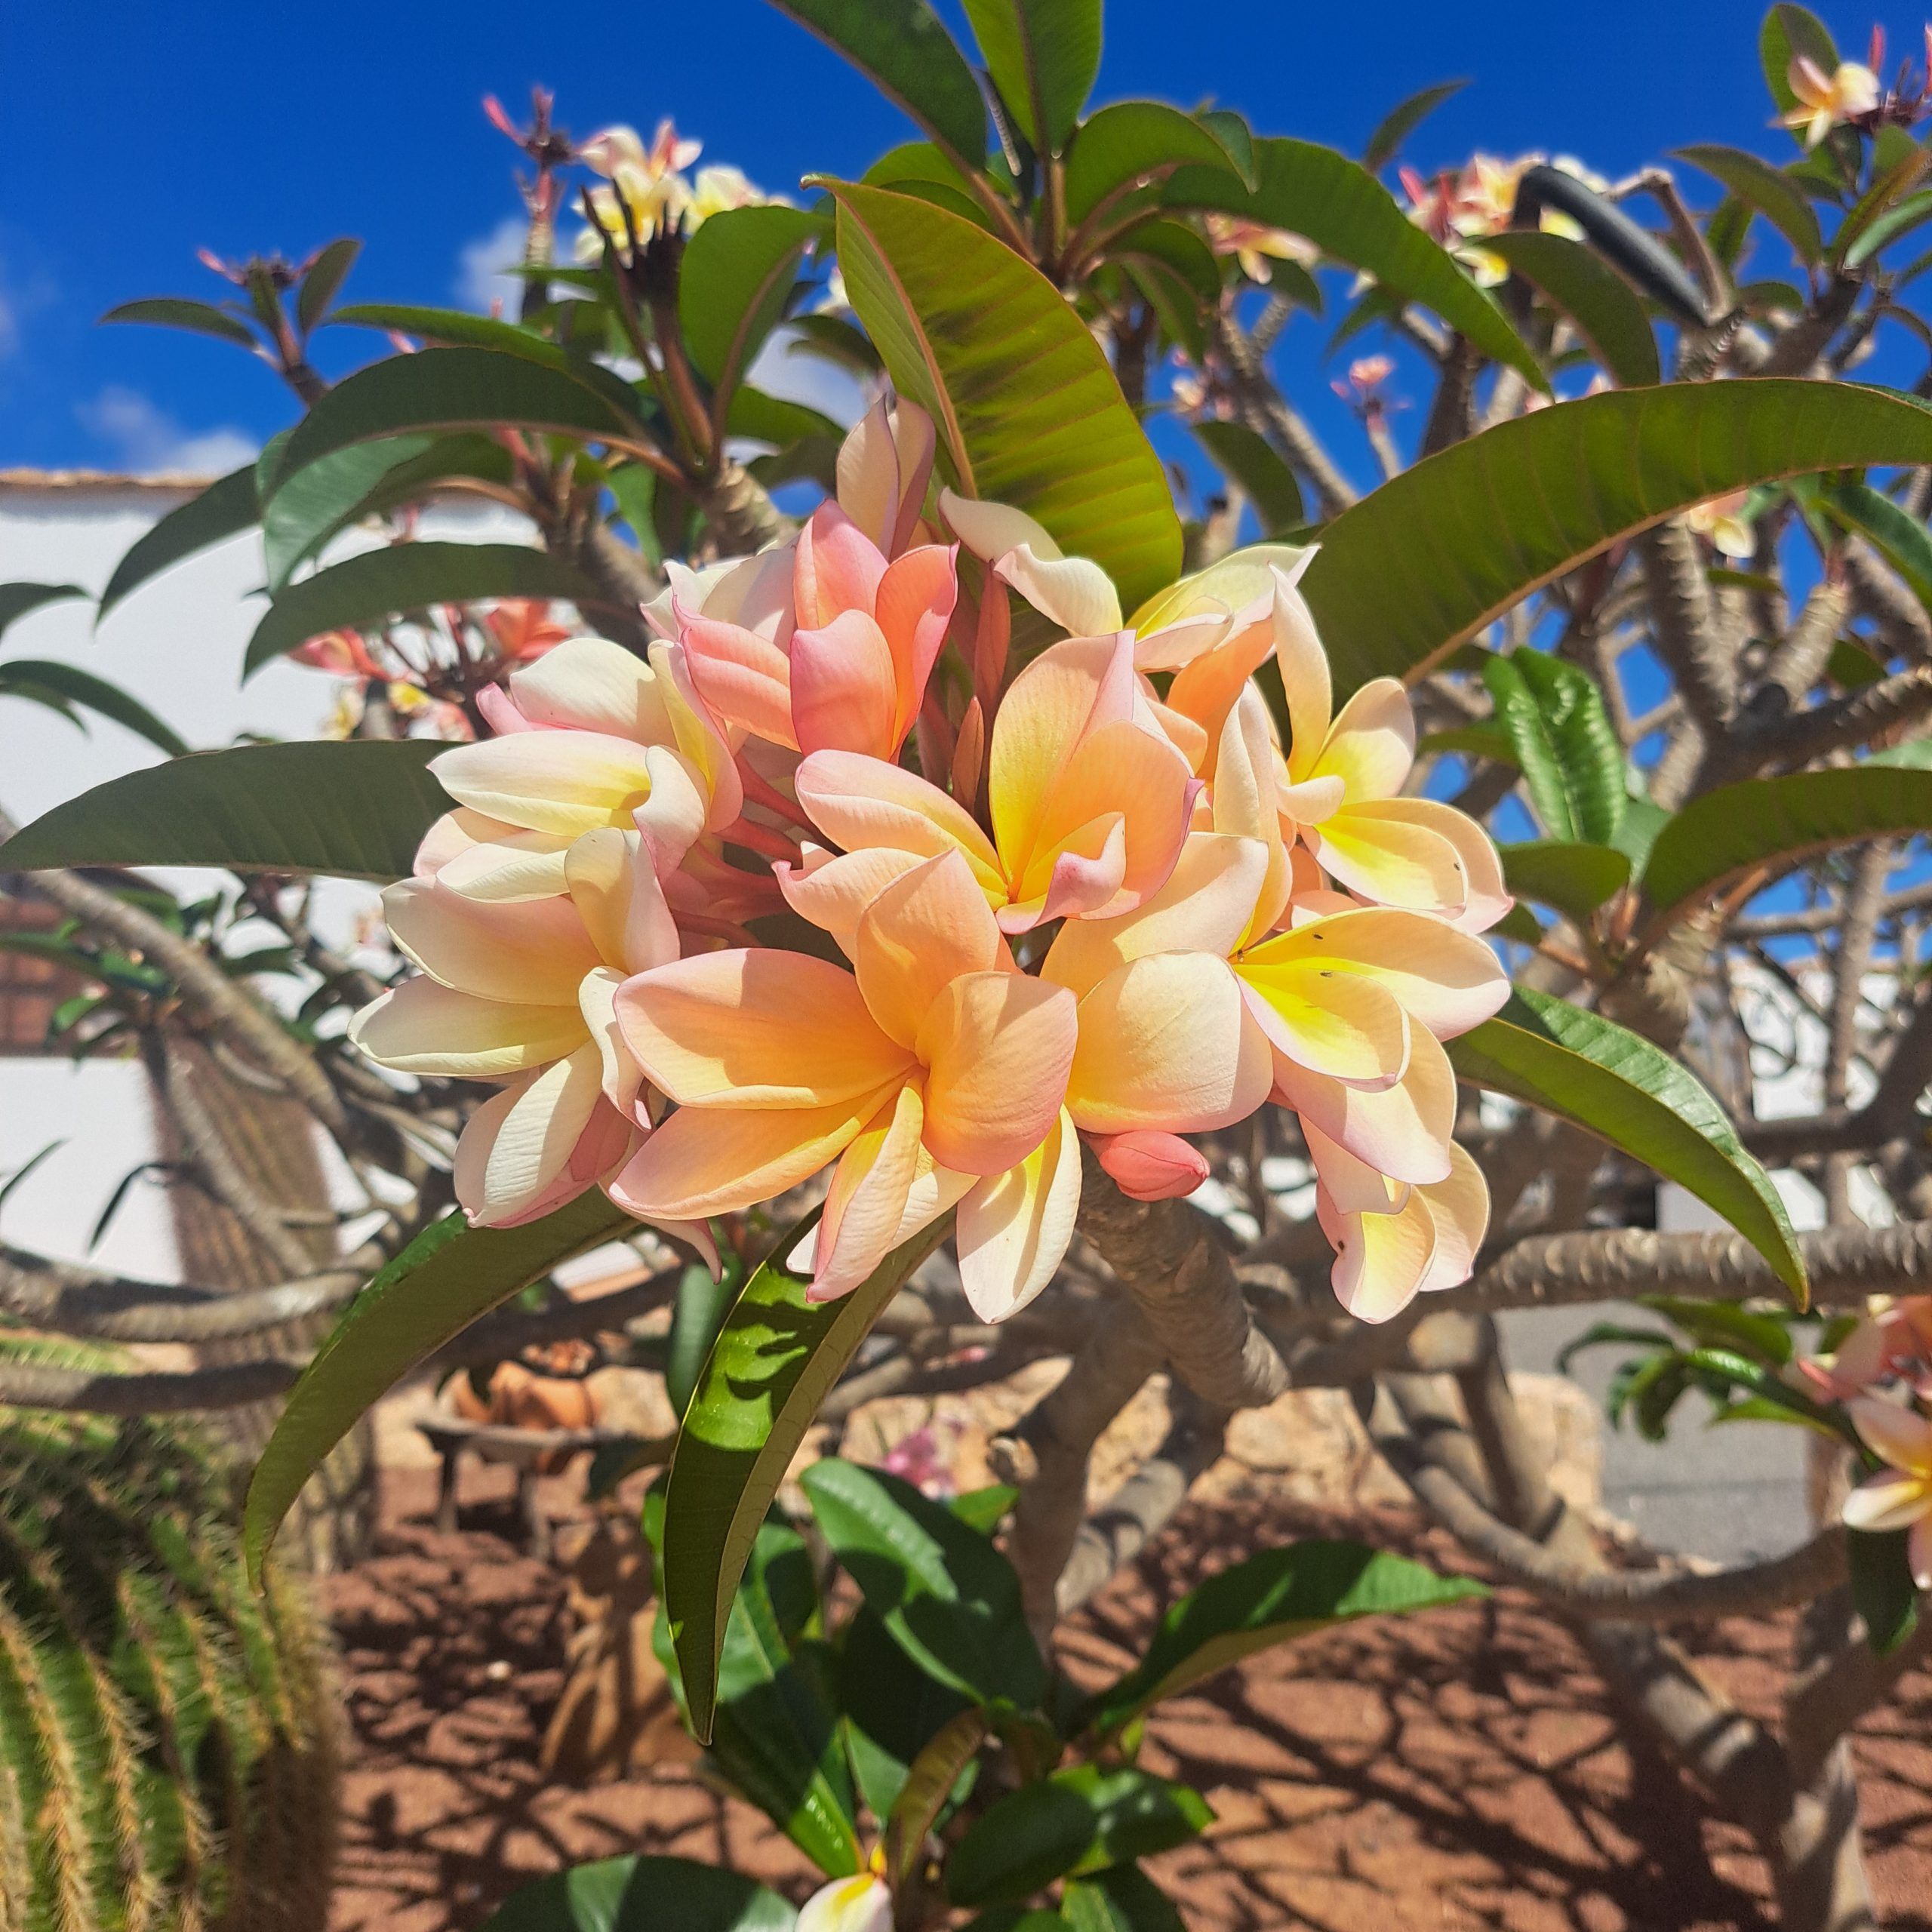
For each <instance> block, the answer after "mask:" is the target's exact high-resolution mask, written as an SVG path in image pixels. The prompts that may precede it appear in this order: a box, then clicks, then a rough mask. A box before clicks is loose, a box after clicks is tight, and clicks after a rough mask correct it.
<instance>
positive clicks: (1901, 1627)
mask: <svg viewBox="0 0 1932 1932" xmlns="http://www.w3.org/2000/svg"><path fill="white" fill-rule="evenodd" d="M1844 1553H1845V1558H1846V1561H1847V1564H1848V1566H1849V1567H1850V1571H1851V1601H1852V1606H1853V1607H1854V1609H1856V1610H1857V1612H1858V1614H1859V1616H1860V1617H1861V1618H1862V1619H1863V1620H1864V1624H1865V1641H1866V1642H1867V1643H1868V1644H1870V1645H1871V1647H1872V1650H1873V1651H1874V1652H1875V1654H1877V1655H1878V1656H1879V1657H1890V1655H1891V1654H1892V1653H1893V1651H1895V1650H1897V1648H1898V1647H1899V1646H1900V1644H1903V1642H1904V1641H1905V1640H1906V1638H1908V1637H1909V1636H1910V1635H1912V1632H1913V1631H1915V1629H1918V1590H1917V1589H1916V1588H1915V1586H1914V1585H1913V1583H1912V1564H1911V1562H1910V1561H1909V1558H1908V1556H1907V1554H1906V1531H1903V1530H1878V1531H1872V1530H1848V1531H1847V1532H1846V1533H1845V1540H1844Z"/></svg>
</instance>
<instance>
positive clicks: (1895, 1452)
mask: <svg viewBox="0 0 1932 1932" xmlns="http://www.w3.org/2000/svg"><path fill="white" fill-rule="evenodd" d="M1845 1412H1846V1414H1848V1415H1849V1416H1850V1417H1851V1420H1852V1426H1853V1427H1854V1428H1855V1429H1857V1431H1858V1433H1859V1435H1860V1436H1861V1437H1862V1438H1863V1440H1864V1442H1865V1446H1866V1447H1867V1448H1868V1449H1869V1450H1870V1451H1872V1454H1874V1455H1875V1456H1877V1457H1881V1458H1882V1459H1883V1460H1884V1461H1886V1462H1887V1463H1890V1464H1891V1466H1892V1467H1893V1468H1894V1469H1903V1470H1904V1471H1906V1473H1907V1474H1908V1475H1915V1476H1918V1477H1921V1478H1924V1479H1925V1480H1927V1481H1932V1422H1928V1421H1927V1420H1926V1419H1925V1417H1923V1416H1922V1415H1921V1414H1919V1413H1918V1411H1917V1410H1915V1409H1908V1408H1903V1407H1900V1405H1899V1404H1897V1403H1896V1402H1886V1401H1880V1400H1879V1399H1878V1397H1877V1396H1875V1395H1865V1396H1861V1397H1860V1398H1859V1399H1858V1400H1857V1401H1855V1402H1850V1403H1847V1404H1846V1409H1845Z"/></svg>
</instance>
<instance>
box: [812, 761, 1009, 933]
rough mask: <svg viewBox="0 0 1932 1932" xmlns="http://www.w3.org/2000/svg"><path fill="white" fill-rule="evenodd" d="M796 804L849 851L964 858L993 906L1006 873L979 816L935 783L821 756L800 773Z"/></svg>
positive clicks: (881, 764) (1002, 893) (881, 766)
mask: <svg viewBox="0 0 1932 1932" xmlns="http://www.w3.org/2000/svg"><path fill="white" fill-rule="evenodd" d="M798 802H799V804H801V805H802V806H803V807H804V809H805V811H806V812H807V814H808V815H809V816H810V817H811V821H812V823H814V825H815V826H817V827H818V829H819V830H820V832H823V833H824V835H826V838H829V839H830V840H831V841H832V843H833V844H835V845H841V846H843V847H844V849H845V850H846V851H848V852H854V851H865V850H869V849H872V848H881V847H882V848H887V849H889V850H893V851H901V852H914V853H916V854H918V856H919V857H921V858H924V859H930V858H934V857H937V856H938V855H939V854H940V853H942V852H947V851H959V852H963V853H964V854H965V855H966V857H967V860H968V862H969V863H971V866H972V867H973V871H974V876H975V877H976V878H978V879H979V881H980V884H981V885H982V886H983V888H986V891H987V892H988V894H989V896H991V897H994V898H995V903H1003V902H1004V900H1005V897H1006V885H1005V875H1004V873H1003V872H1001V869H1000V864H999V860H998V857H997V856H996V855H995V853H994V851H993V848H992V845H991V844H990V843H989V841H988V840H987V838H986V834H985V833H984V832H982V831H981V830H980V828H979V826H978V825H977V823H975V822H974V818H973V815H972V814H971V812H969V811H967V810H966V808H964V806H963V805H961V804H958V802H957V801H955V800H954V799H953V798H950V797H949V796H948V795H946V793H945V792H942V791H941V790H940V789H939V787H938V786H937V785H931V784H928V783H927V782H926V780H924V779H923V778H919V777H915V776H914V775H913V774H912V773H911V772H909V771H906V770H904V769H903V768H902V767H900V766H898V765H896V764H887V763H886V762H885V761H884V760H883V759H881V758H860V757H858V756H857V755H854V754H853V753H851V752H814V753H813V755H811V757H810V758H807V759H805V760H804V762H803V763H802V764H800V766H799V767H798Z"/></svg>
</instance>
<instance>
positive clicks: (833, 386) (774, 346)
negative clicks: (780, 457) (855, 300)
mask: <svg viewBox="0 0 1932 1932" xmlns="http://www.w3.org/2000/svg"><path fill="white" fill-rule="evenodd" d="M745 374H746V380H747V381H749V383H750V384H751V386H752V388H754V389H762V390H764V392H765V394H766V395H775V396H779V397H782V398H783V399H784V401H787V402H802V403H804V405H806V406H807V407H808V408H812V409H816V410H818V411H820V412H821V413H823V414H825V415H827V416H829V417H831V418H832V420H833V421H834V422H835V423H844V424H846V425H848V426H850V425H851V424H852V423H856V422H857V421H858V420H859V418H860V417H861V416H863V414H865V413H866V403H867V402H868V401H869V400H870V398H869V396H868V395H867V394H866V386H865V384H864V383H862V382H861V381H860V380H859V378H858V377H857V375H855V374H854V373H853V372H852V371H851V370H850V369H846V368H841V367H840V366H839V365H838V364H837V363H835V362H831V361H827V360H826V358H825V357H823V355H814V354H811V353H809V352H808V351H807V349H806V348H805V346H804V337H802V336H801V335H800V334H799V333H798V331H797V330H796V329H792V328H786V326H785V325H783V324H782V323H781V324H780V325H779V327H777V328H775V329H774V330H773V331H772V332H771V334H770V335H769V336H768V337H766V338H765V341H764V347H763V348H761V349H760V350H759V351H758V354H757V355H755V356H754V357H753V358H752V366H751V367H750V368H749V369H748V370H747V371H746V372H745Z"/></svg>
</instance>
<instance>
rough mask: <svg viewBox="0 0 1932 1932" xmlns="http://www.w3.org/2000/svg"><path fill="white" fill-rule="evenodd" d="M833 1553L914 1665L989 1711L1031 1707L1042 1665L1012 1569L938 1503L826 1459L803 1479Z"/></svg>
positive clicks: (896, 1480)
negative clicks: (1003, 1705) (1013, 1707)
mask: <svg viewBox="0 0 1932 1932" xmlns="http://www.w3.org/2000/svg"><path fill="white" fill-rule="evenodd" d="M800 1480H801V1482H802V1483H803V1484H804V1491H805V1494H806V1495H807V1496H808V1497H810V1498H811V1506H812V1514H813V1515H814V1516H815V1517H816V1518H817V1520H818V1526H819V1527H820V1530H821V1531H823V1533H824V1535H825V1539H826V1542H827V1543H829V1544H830V1545H831V1546H832V1553H833V1554H834V1555H835V1556H836V1557H837V1558H838V1561H840V1563H841V1564H843V1565H844V1568H845V1570H846V1571H847V1573H848V1574H849V1575H850V1576H851V1578H852V1580H853V1581H854V1583H857V1585H858V1586H859V1588H860V1591H861V1592H863V1595H864V1596H865V1599H866V1604H867V1606H868V1607H869V1608H870V1609H871V1610H872V1612H873V1614H875V1616H877V1617H878V1618H879V1619H880V1620H881V1622H882V1623H884V1625H885V1627H886V1628H887V1629H888V1630H889V1631H890V1632H891V1633H892V1635H893V1638H894V1641H897V1643H898V1644H900V1647H901V1648H903V1650H904V1651H906V1654H907V1655H908V1656H909V1657H911V1658H912V1660H913V1662H914V1663H916V1664H918V1666H919V1667H920V1668H921V1669H922V1670H924V1671H925V1672H928V1674H929V1675H931V1676H934V1677H935V1678H938V1680H939V1681H940V1682H941V1683H942V1684H949V1685H950V1686H951V1687H952V1688H953V1689H955V1690H960V1691H963V1692H964V1693H965V1694H967V1695H968V1697H972V1698H974V1700H977V1702H978V1703H981V1704H983V1705H986V1706H996V1705H1002V1704H1006V1705H1012V1706H1017V1707H1018V1708H1019V1709H1023V1710H1029V1709H1032V1708H1033V1707H1034V1706H1035V1705H1037V1704H1038V1702H1039V1700H1040V1699H1041V1696H1042V1695H1043V1694H1044V1691H1045V1689H1046V1668H1045V1666H1044V1663H1042V1661H1041V1657H1040V1651H1039V1646H1038V1644H1035V1642H1034V1641H1033V1635H1032V1632H1031V1631H1030V1630H1029V1629H1028V1628H1027V1625H1026V1610H1025V1607H1024V1606H1023V1604H1022V1603H1021V1601H1020V1579H1019V1577H1017V1575H1015V1574H1014V1569H1013V1566H1012V1564H1010V1563H1008V1561H1007V1560H1006V1558H1004V1556H1002V1555H1001V1554H1000V1552H998V1550H997V1549H995V1548H994V1547H993V1546H992V1543H990V1542H989V1540H987V1539H986V1537H983V1536H982V1535H981V1534H980V1533H979V1532H978V1531H976V1530H974V1529H973V1528H971V1527H970V1526H969V1525H968V1524H965V1523H964V1522H962V1521H961V1520H960V1519H959V1518H958V1517H957V1516H955V1515H954V1514H953V1512H952V1511H951V1510H950V1509H947V1508H946V1505H945V1504H944V1503H935V1502H934V1501H933V1500H931V1498H930V1497H925V1496H922V1495H921V1494H920V1493H919V1491H918V1490H917V1489H915V1487H913V1486H912V1484H910V1483H909V1482H906V1481H903V1479H902V1478H900V1477H897V1476H895V1475H888V1473H887V1472H885V1471H884V1470H882V1469H862V1468H860V1466H858V1465H857V1463H847V1462H844V1461H841V1460H838V1459H837V1458H833V1457H828V1458H827V1459H826V1460H824V1461H823V1462H819V1463H814V1464H813V1465H812V1466H811V1468H810V1469H808V1470H806V1472H804V1475H803V1476H802V1477H801V1478H800Z"/></svg>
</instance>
